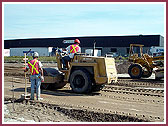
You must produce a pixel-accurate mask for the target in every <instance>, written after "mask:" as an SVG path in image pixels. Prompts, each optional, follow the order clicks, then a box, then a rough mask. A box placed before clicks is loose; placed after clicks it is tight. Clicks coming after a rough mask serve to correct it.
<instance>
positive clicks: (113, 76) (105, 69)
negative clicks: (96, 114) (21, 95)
mask: <svg viewBox="0 0 168 126" xmlns="http://www.w3.org/2000/svg"><path fill="white" fill-rule="evenodd" d="M62 57H63V54H62V53H61V52H60V51H57V52H56V60H57V67H58V70H57V69H51V68H45V69H44V71H45V74H44V78H45V82H44V83H43V84H42V85H43V86H44V85H45V84H48V85H49V86H51V85H57V86H55V87H63V86H65V84H66V83H70V87H71V88H72V90H73V91H74V92H76V93H89V92H93V91H99V90H101V89H102V88H103V86H104V85H105V84H110V83H112V82H116V81H117V71H116V67H115V60H114V58H105V57H92V56H86V55H85V54H75V56H74V58H73V59H72V60H71V62H69V63H67V64H66V66H67V69H66V70H63V69H62V66H63V65H62ZM44 87H45V86H44Z"/></svg>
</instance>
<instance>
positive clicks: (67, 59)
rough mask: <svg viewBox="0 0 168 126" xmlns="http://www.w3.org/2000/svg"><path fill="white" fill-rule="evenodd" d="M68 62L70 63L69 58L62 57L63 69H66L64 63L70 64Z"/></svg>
mask: <svg viewBox="0 0 168 126" xmlns="http://www.w3.org/2000/svg"><path fill="white" fill-rule="evenodd" d="M70 61H71V58H70V57H69V56H64V57H63V58H62V64H63V67H64V68H66V62H70Z"/></svg>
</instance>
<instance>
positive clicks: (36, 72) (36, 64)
mask: <svg viewBox="0 0 168 126" xmlns="http://www.w3.org/2000/svg"><path fill="white" fill-rule="evenodd" d="M38 57H39V54H38V53H37V52H34V54H33V60H31V61H29V62H28V67H27V68H26V70H25V72H26V71H28V69H30V73H31V76H30V80H31V97H30V99H31V100H34V88H35V85H36V99H37V100H42V98H41V97H40V86H41V81H44V77H43V69H42V66H43V65H42V64H41V62H40V61H39V60H37V58H38Z"/></svg>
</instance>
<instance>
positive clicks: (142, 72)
mask: <svg viewBox="0 0 168 126" xmlns="http://www.w3.org/2000/svg"><path fill="white" fill-rule="evenodd" d="M143 46H144V45H140V44H130V50H129V57H128V61H130V62H131V65H130V66H129V68H128V74H129V75H130V77H131V78H132V79H140V78H141V77H144V78H148V77H150V76H151V75H152V71H153V69H154V68H155V69H156V68H158V67H163V66H164V65H163V64H164V55H162V56H157V57H152V56H149V55H148V54H147V53H146V54H143ZM135 51H136V52H135Z"/></svg>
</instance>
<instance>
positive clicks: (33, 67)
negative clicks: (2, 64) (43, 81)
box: [28, 59, 39, 75]
mask: <svg viewBox="0 0 168 126" xmlns="http://www.w3.org/2000/svg"><path fill="white" fill-rule="evenodd" d="M28 66H29V68H30V72H31V75H35V74H39V62H38V60H36V59H33V60H31V61H30V62H28Z"/></svg>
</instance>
